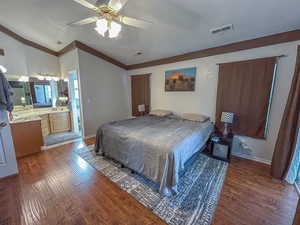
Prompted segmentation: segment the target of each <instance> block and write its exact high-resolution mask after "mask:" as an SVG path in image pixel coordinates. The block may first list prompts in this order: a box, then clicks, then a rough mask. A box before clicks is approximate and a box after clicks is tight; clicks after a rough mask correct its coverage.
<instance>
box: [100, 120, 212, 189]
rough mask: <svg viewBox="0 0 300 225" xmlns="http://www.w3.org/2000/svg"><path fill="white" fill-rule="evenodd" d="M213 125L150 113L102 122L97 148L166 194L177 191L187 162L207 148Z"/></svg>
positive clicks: (207, 122)
mask: <svg viewBox="0 0 300 225" xmlns="http://www.w3.org/2000/svg"><path fill="white" fill-rule="evenodd" d="M212 131H213V124H212V123H211V122H210V121H206V122H196V121H190V120H185V119H181V118H179V117H177V116H164V117H162V116H155V115H146V116H142V117H138V118H134V119H127V120H121V121H113V122H110V123H107V124H104V125H102V126H101V127H100V128H99V129H98V131H97V135H96V143H95V151H96V152H97V153H99V154H104V155H105V156H108V157H110V158H112V159H115V160H117V161H118V162H120V163H121V164H122V165H124V166H126V167H128V168H130V169H131V170H133V171H135V172H137V173H140V174H142V175H144V176H146V177H147V178H149V179H151V180H152V181H154V182H155V183H157V184H159V192H160V193H161V194H163V195H171V194H176V193H177V184H178V181H179V178H180V173H181V172H182V171H183V170H184V167H185V163H186V162H187V161H188V159H190V158H191V157H192V156H193V155H194V154H195V153H196V152H199V151H201V150H203V149H204V147H205V144H206V142H207V140H208V139H209V136H210V134H211V132H212Z"/></svg>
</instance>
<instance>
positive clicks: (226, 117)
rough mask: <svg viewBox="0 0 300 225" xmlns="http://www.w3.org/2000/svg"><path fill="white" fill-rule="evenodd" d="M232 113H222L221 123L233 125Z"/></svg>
mask: <svg viewBox="0 0 300 225" xmlns="http://www.w3.org/2000/svg"><path fill="white" fill-rule="evenodd" d="M233 117H234V113H232V112H222V117H221V121H222V122H224V123H233Z"/></svg>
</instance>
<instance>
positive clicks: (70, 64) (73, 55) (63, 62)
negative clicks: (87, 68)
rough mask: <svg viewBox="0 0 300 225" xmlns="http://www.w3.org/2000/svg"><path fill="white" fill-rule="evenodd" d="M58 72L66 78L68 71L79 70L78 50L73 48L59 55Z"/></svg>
mask: <svg viewBox="0 0 300 225" xmlns="http://www.w3.org/2000/svg"><path fill="white" fill-rule="evenodd" d="M59 65H60V73H61V76H62V77H64V78H68V75H69V72H71V71H75V70H76V71H79V63H78V50H77V49H73V50H72V51H69V52H67V53H65V54H63V55H62V56H60V57H59Z"/></svg>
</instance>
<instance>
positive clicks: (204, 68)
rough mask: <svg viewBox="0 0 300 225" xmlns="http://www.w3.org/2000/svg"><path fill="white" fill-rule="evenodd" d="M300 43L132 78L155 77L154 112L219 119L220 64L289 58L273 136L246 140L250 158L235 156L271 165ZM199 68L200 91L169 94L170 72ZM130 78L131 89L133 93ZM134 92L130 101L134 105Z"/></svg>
mask: <svg viewBox="0 0 300 225" xmlns="http://www.w3.org/2000/svg"><path fill="white" fill-rule="evenodd" d="M298 44H300V42H299V41H298V42H290V43H285V44H279V45H273V46H268V47H262V48H256V49H250V50H244V51H239V52H234V53H228V54H223V55H217V56H211V57H206V58H200V59H194V60H188V61H183V62H178V63H172V64H167V65H160V66H154V67H149V68H143V69H137V70H132V71H129V73H128V74H129V75H136V74H145V73H152V75H151V106H152V109H170V110H172V111H175V112H194V113H202V114H206V115H209V116H210V117H211V118H212V120H214V119H215V110H216V96H217V83H218V66H217V65H216V64H217V63H224V62H233V61H241V60H247V59H254V58H261V57H268V56H277V55H281V54H284V55H287V57H283V58H280V59H279V64H278V72H277V81H276V85H275V90H274V97H273V103H272V108H271V112H270V121H269V134H268V136H267V138H266V140H258V139H253V138H247V137H243V138H242V139H243V141H245V142H246V144H247V145H248V146H249V147H250V148H251V149H252V152H249V153H248V154H249V155H242V153H240V152H236V153H235V154H237V155H241V156H244V157H247V158H251V159H256V160H260V161H263V162H267V163H269V162H270V161H271V159H272V155H273V150H274V146H275V142H276V138H277V133H278V130H279V126H280V122H281V118H282V115H283V110H284V107H285V104H286V100H287V96H288V93H289V88H290V85H291V81H292V76H293V73H294V68H295V62H296V53H297V45H298ZM194 66H196V67H197V77H196V87H195V88H196V90H195V91H194V92H165V91H164V72H165V71H166V70H170V69H178V68H186V67H194ZM129 80H130V77H128V85H129V88H128V90H130V82H129ZM130 95H131V94H130V91H129V92H128V101H129V104H130V105H131V100H130Z"/></svg>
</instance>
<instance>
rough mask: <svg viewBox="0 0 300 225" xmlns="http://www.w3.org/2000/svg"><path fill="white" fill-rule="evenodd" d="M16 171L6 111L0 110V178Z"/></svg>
mask: <svg viewBox="0 0 300 225" xmlns="http://www.w3.org/2000/svg"><path fill="white" fill-rule="evenodd" d="M16 173H18V168H17V160H16V154H15V149H14V144H13V140H12V136H11V130H10V126H9V123H8V118H7V112H6V111H3V110H0V178H2V177H6V176H9V175H13V174H16Z"/></svg>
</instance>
